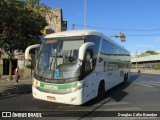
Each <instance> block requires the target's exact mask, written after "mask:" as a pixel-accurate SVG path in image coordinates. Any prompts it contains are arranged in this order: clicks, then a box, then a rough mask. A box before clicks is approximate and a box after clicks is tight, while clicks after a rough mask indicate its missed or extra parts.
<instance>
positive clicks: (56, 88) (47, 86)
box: [44, 85, 58, 90]
mask: <svg viewBox="0 0 160 120" xmlns="http://www.w3.org/2000/svg"><path fill="white" fill-rule="evenodd" d="M44 88H45V89H50V90H58V86H52V85H44Z"/></svg>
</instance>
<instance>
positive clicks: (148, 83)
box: [140, 81, 160, 86]
mask: <svg viewBox="0 0 160 120" xmlns="http://www.w3.org/2000/svg"><path fill="white" fill-rule="evenodd" d="M151 82H152V81H151ZM151 82H149V81H147V82H143V81H140V83H143V84H147V85H152V86H160V85H159V84H157V83H151Z"/></svg>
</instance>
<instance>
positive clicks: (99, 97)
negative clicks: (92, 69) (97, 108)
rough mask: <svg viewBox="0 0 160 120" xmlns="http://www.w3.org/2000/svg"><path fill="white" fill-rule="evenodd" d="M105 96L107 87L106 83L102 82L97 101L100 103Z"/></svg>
mask: <svg viewBox="0 0 160 120" xmlns="http://www.w3.org/2000/svg"><path fill="white" fill-rule="evenodd" d="M104 96H105V86H104V82H103V81H101V82H100V84H99V87H98V95H97V98H96V99H97V100H98V101H100V100H102V99H103V98H104Z"/></svg>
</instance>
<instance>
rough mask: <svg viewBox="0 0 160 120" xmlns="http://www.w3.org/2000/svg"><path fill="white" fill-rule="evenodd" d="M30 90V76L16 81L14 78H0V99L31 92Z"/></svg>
mask: <svg viewBox="0 0 160 120" xmlns="http://www.w3.org/2000/svg"><path fill="white" fill-rule="evenodd" d="M31 91H32V78H20V79H19V82H18V83H16V80H15V79H13V80H8V79H7V78H0V99H5V98H8V97H11V96H12V97H13V96H17V95H20V94H27V93H31Z"/></svg>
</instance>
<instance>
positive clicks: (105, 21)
mask: <svg viewBox="0 0 160 120" xmlns="http://www.w3.org/2000/svg"><path fill="white" fill-rule="evenodd" d="M40 1H41V3H44V4H45V5H47V6H48V7H50V8H52V9H57V8H61V9H62V11H63V20H64V21H67V23H68V24H67V30H72V25H73V24H75V29H76V30H79V29H84V27H83V25H84V0H40ZM159 6H160V0H86V26H88V27H86V29H88V30H97V31H100V32H103V33H104V34H106V35H107V36H109V37H110V36H114V35H115V34H119V33H120V32H126V42H123V43H122V42H120V39H119V38H115V37H112V39H113V40H114V41H116V42H118V43H119V44H120V45H122V46H123V47H125V48H126V49H127V50H129V51H130V53H131V54H134V53H135V52H136V51H137V52H138V53H143V52H146V51H148V50H153V51H155V52H157V51H159V52H160V7H159Z"/></svg>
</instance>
